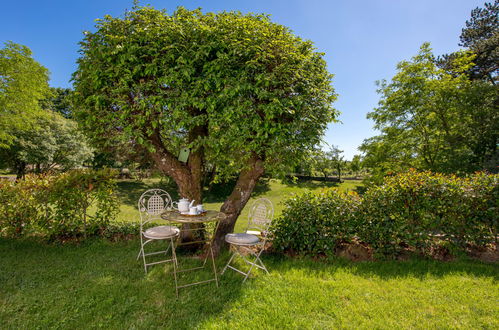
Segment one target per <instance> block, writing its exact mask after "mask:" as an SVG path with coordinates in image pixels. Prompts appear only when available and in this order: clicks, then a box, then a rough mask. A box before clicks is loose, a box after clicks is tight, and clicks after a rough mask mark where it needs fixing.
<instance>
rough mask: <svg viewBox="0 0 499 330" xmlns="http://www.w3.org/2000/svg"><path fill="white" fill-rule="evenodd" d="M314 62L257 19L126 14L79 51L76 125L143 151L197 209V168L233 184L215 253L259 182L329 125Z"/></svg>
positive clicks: (105, 24) (301, 45)
mask: <svg viewBox="0 0 499 330" xmlns="http://www.w3.org/2000/svg"><path fill="white" fill-rule="evenodd" d="M322 56H323V54H321V53H318V52H316V51H315V49H314V47H313V45H312V43H311V42H310V41H304V40H302V39H300V38H299V37H297V36H295V35H293V34H292V33H291V32H290V31H289V29H287V28H286V27H284V26H281V25H278V24H275V23H272V22H271V21H270V20H269V18H268V17H267V16H264V15H243V14H241V13H236V12H222V13H216V14H214V13H208V14H203V13H202V12H201V11H200V10H194V11H189V10H186V9H184V8H178V9H177V10H176V11H175V12H174V13H173V14H171V15H168V14H167V13H166V12H165V11H158V10H155V9H152V8H148V7H145V8H144V7H141V8H134V9H133V10H132V11H130V12H127V13H125V16H124V17H123V18H113V17H111V16H106V17H105V18H104V19H103V20H101V21H100V22H99V23H98V24H97V29H96V31H95V32H93V33H89V32H87V33H86V36H85V38H84V40H83V41H82V42H81V57H80V59H79V60H78V70H77V72H76V73H75V74H74V86H75V96H76V100H77V102H76V103H77V104H78V106H79V110H78V112H79V118H80V120H81V122H82V124H83V125H84V126H85V127H86V129H87V131H88V132H89V133H90V134H91V135H92V136H93V138H94V140H100V141H101V142H102V141H103V140H105V139H108V138H111V137H113V136H120V137H121V139H122V141H128V144H129V146H130V147H131V148H137V147H138V146H143V147H145V148H146V149H147V150H148V151H149V153H150V157H151V158H152V159H153V160H154V163H155V165H156V167H157V168H158V169H159V170H160V171H162V173H164V174H165V175H168V176H170V177H172V178H173V180H174V181H175V182H176V183H177V186H178V188H179V192H180V195H181V196H183V197H187V198H189V199H195V200H197V201H201V200H202V182H203V177H204V175H205V166H206V164H211V165H212V166H215V167H216V171H217V172H216V173H217V177H218V178H223V177H230V176H232V175H237V177H238V179H237V182H236V184H235V187H234V189H233V191H232V193H231V194H230V195H229V196H228V198H227V199H226V201H225V202H224V204H223V205H222V207H221V211H222V212H224V213H225V214H227V218H226V220H225V221H223V222H221V224H220V226H219V229H218V232H217V233H216V243H215V249H219V248H220V247H221V245H222V244H223V242H224V240H223V238H224V236H225V234H226V233H228V232H231V231H232V230H233V228H234V224H235V221H236V219H237V217H238V216H239V214H240V212H241V210H242V209H243V207H244V206H245V205H246V203H247V201H248V199H249V197H250V195H251V192H252V191H253V188H254V187H255V184H256V183H257V181H258V179H259V178H260V177H261V176H262V175H263V173H264V172H266V171H267V172H271V173H286V172H288V171H289V169H290V168H292V166H293V165H295V164H296V163H298V162H300V160H301V159H302V158H303V157H304V155H305V154H306V153H307V152H308V151H309V150H312V149H313V148H314V147H315V145H317V144H318V143H319V142H320V138H321V135H322V134H323V133H324V131H325V129H326V127H327V124H328V123H329V122H331V121H332V120H334V119H335V117H336V114H337V113H336V111H335V110H334V109H333V108H332V105H331V104H332V102H333V101H334V100H335V94H334V90H333V88H332V86H331V78H332V75H331V74H329V73H328V72H327V69H326V63H325V61H324V60H323V58H322ZM181 147H188V148H189V149H190V155H189V158H188V161H187V162H186V163H183V162H181V161H179V160H178V159H177V155H178V153H179V150H180V148H181Z"/></svg>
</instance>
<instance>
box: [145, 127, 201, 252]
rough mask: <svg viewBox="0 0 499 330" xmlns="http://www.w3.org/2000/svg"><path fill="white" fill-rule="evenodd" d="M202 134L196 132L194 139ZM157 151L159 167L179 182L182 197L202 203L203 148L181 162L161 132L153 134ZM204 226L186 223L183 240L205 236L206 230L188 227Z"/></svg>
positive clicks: (153, 154) (154, 158)
mask: <svg viewBox="0 0 499 330" xmlns="http://www.w3.org/2000/svg"><path fill="white" fill-rule="evenodd" d="M196 134H201V133H200V132H195V133H193V135H192V137H191V138H192V139H194V138H195V136H197V135H196ZM152 141H153V143H154V146H155V147H156V152H154V153H152V154H151V157H152V158H153V160H154V162H155V164H156V166H157V168H158V169H159V170H160V171H161V172H162V173H164V174H165V175H167V176H169V177H171V178H172V179H173V180H174V181H175V183H176V184H177V187H178V190H179V194H180V197H181V198H187V199H189V200H194V201H195V204H201V203H202V201H203V195H202V189H203V187H202V183H203V165H204V164H203V162H204V155H203V150H202V148H199V149H198V150H196V151H194V152H192V153H191V154H190V155H189V160H188V162H187V163H185V164H184V163H182V162H180V161H179V160H178V159H177V158H176V157H175V156H174V155H172V154H171V153H170V152H168V151H167V150H166V148H165V147H164V145H163V143H162V142H161V139H160V137H159V134H156V135H155V136H153V139H152ZM195 228H203V226H202V225H193V224H185V225H184V226H183V229H184V230H183V231H182V242H183V243H186V242H192V241H197V240H199V239H202V238H204V231H202V230H197V231H195V232H192V231H190V230H188V229H195ZM192 248H193V249H197V248H199V246H198V245H195V244H193V245H192Z"/></svg>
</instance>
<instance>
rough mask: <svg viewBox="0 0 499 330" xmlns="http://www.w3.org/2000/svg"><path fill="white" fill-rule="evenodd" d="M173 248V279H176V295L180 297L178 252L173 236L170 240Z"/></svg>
mask: <svg viewBox="0 0 499 330" xmlns="http://www.w3.org/2000/svg"><path fill="white" fill-rule="evenodd" d="M170 244H171V248H172V259H173V262H172V263H173V279H174V280H175V295H176V296H177V299H178V284H177V253H176V252H175V245H173V244H174V243H173V237H172V238H171V240H170Z"/></svg>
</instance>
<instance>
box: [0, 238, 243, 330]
mask: <svg viewBox="0 0 499 330" xmlns="http://www.w3.org/2000/svg"><path fill="white" fill-rule="evenodd" d="M138 247H139V242H138V241H137V240H134V241H125V242H118V243H110V242H107V241H102V240H95V241H88V242H86V243H82V244H79V245H76V244H74V245H73V244H68V245H49V244H45V243H41V242H37V241H33V240H8V239H2V238H0V254H1V255H2V256H5V258H4V257H2V258H1V259H0V283H2V290H0V300H1V299H4V298H5V297H9V304H7V305H5V306H4V307H5V308H3V310H0V317H1V318H2V323H3V325H4V326H5V327H6V328H34V327H56V326H57V327H67V328H82V327H84V328H88V327H105V328H130V327H132V328H158V327H161V328H163V327H164V328H182V329H191V328H197V327H200V326H201V327H202V324H203V323H204V322H206V321H207V320H211V319H214V318H215V319H216V318H217V317H218V315H220V314H222V313H223V312H224V311H226V310H227V309H230V308H231V305H232V304H233V302H234V301H236V300H238V299H239V296H240V295H241V288H242V287H243V283H242V280H241V278H240V277H238V276H237V275H238V274H234V275H226V276H224V278H223V280H222V283H220V287H217V286H216V285H215V283H214V282H212V283H207V284H201V285H198V286H193V287H187V288H183V289H180V291H179V294H180V295H179V298H178V299H176V298H175V286H174V280H173V275H172V274H171V273H169V272H170V271H171V267H172V266H171V265H170V264H161V265H156V266H152V267H151V268H150V271H149V272H148V274H147V275H145V274H144V269H143V266H142V262H141V260H139V261H137V260H136V256H137V253H138ZM227 257H228V255H226V254H224V255H222V256H221V257H219V258H218V259H217V260H216V263H217V268H218V270H220V269H221V268H222V267H223V266H224V264H225V262H226V260H227ZM180 258H181V259H182V260H180V263H181V265H183V266H185V267H188V266H193V264H196V263H198V262H199V260H194V259H188V258H185V256H180V257H179V259H180ZM209 266H211V264H208V265H207V266H206V269H204V270H202V271H200V272H186V273H184V274H183V275H182V276H181V277H180V279H179V281H180V283H179V284H181V283H189V282H193V281H200V280H203V279H206V277H209V276H211V275H212V273H210V270H211V268H210V267H209ZM2 297H3V298H2ZM23 306H30V308H29V309H26V308H24V307H23ZM68 315H70V317H67V316H68Z"/></svg>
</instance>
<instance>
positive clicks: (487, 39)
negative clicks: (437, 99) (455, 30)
mask: <svg viewBox="0 0 499 330" xmlns="http://www.w3.org/2000/svg"><path fill="white" fill-rule="evenodd" d="M465 24H466V27H465V28H463V29H462V32H461V36H460V37H459V40H460V43H459V46H464V47H467V48H468V49H470V50H471V51H473V52H474V53H475V54H476V55H477V56H476V58H475V60H474V63H475V65H474V66H473V67H472V69H471V70H470V71H471V78H472V79H482V80H488V81H490V82H491V83H493V84H496V82H497V79H498V74H499V0H495V1H494V3H492V2H488V3H487V2H486V3H485V4H484V8H480V7H477V8H475V9H473V11H472V12H471V17H470V19H469V20H467V21H466V23H465Z"/></svg>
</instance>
